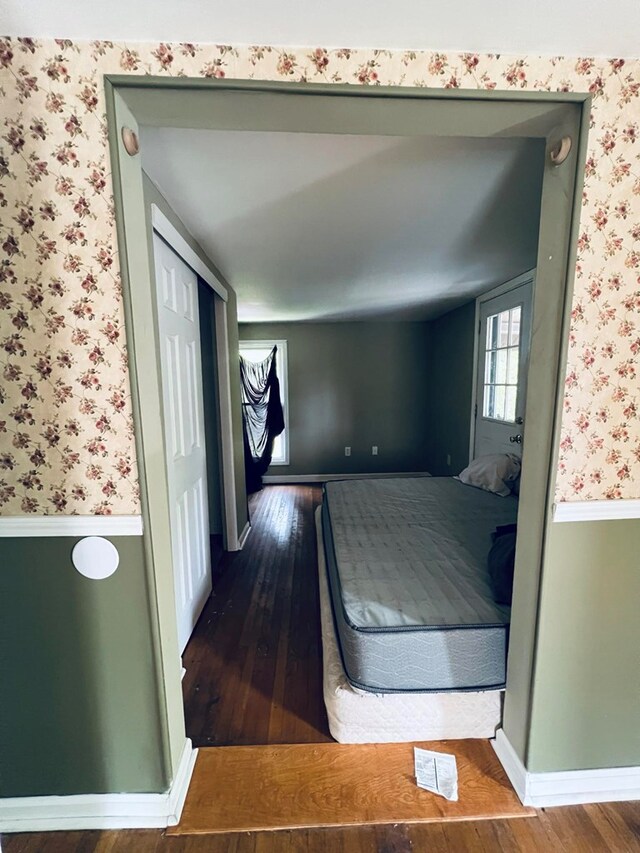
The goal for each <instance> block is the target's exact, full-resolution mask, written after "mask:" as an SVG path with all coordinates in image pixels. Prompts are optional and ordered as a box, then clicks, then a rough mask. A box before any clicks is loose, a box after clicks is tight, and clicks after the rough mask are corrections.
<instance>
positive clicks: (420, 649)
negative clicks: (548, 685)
mask: <svg viewBox="0 0 640 853" xmlns="http://www.w3.org/2000/svg"><path fill="white" fill-rule="evenodd" d="M517 508H518V502H517V498H515V497H507V498H503V497H499V496H497V495H494V494H491V493H489V492H484V491H482V490H480V489H476V488H473V487H472V486H467V485H465V484H463V483H460V482H459V481H458V480H455V479H453V478H450V477H419V478H398V479H379V480H375V479H372V480H348V481H337V482H331V483H327V484H326V486H325V489H324V501H323V507H322V531H323V540H324V549H325V558H326V563H327V574H328V580H329V589H330V593H331V602H332V608H333V614H334V620H335V625H336V635H337V638H338V643H339V646H340V653H341V656H342V661H343V665H344V669H345V673H346V675H347V678H348V679H349V681H350V682H351V683H352V684H353V685H354V686H356V687H359V688H360V689H363V690H370V691H373V692H376V693H384V692H404V691H407V692H421V691H423V692H432V691H438V692H440V691H447V690H451V691H458V692H459V691H465V690H473V691H477V690H496V689H500V688H502V687H504V684H505V680H506V651H507V632H508V625H509V608H506V607H502V606H500V605H498V604H496V603H495V602H494V600H493V597H492V593H491V588H490V585H489V577H488V572H487V554H488V552H489V549H490V547H491V532H492V531H493V530H494V529H495V528H496V526H498V525H501V524H509V523H512V522H515V520H516V516H517Z"/></svg>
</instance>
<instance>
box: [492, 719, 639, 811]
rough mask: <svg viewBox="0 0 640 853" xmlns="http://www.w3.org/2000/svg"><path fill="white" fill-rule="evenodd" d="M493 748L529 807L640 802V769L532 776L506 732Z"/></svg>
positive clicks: (498, 732) (610, 769) (500, 732)
mask: <svg viewBox="0 0 640 853" xmlns="http://www.w3.org/2000/svg"><path fill="white" fill-rule="evenodd" d="M491 744H492V746H493V748H494V750H495V753H496V755H497V756H498V758H499V759H500V763H501V764H502V766H503V767H504V769H505V771H506V774H507V776H508V777H509V779H510V781H511V784H512V785H513V787H514V788H515V791H516V793H517V795H518V796H519V797H520V800H521V801H522V804H523V805H525V806H533V807H534V808H538V809H541V808H549V807H551V806H573V805H580V804H582V803H615V802H623V801H627V800H640V767H603V768H600V769H597V770H560V771H554V772H550V773H530V772H529V771H528V770H527V769H526V767H525V766H524V764H523V763H522V761H520V758H519V757H518V755H517V754H516V751H515V750H514V748H513V746H512V745H511V743H510V741H509V739H508V738H507V736H506V735H505V733H504V731H503V730H502V729H498V731H497V733H496V738H495V740H493V741H491Z"/></svg>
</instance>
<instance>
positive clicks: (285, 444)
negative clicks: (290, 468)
mask: <svg viewBox="0 0 640 853" xmlns="http://www.w3.org/2000/svg"><path fill="white" fill-rule="evenodd" d="M274 347H278V349H277V352H276V373H277V374H278V379H279V381H280V397H281V399H282V410H283V412H284V431H283V432H281V433H280V435H279V436H277V437H276V439H275V441H274V442H273V456H272V458H271V464H272V465H288V464H289V431H288V427H289V395H288V383H287V342H286V341H240V355H241V356H242V357H243V358H246V359H247V361H253V362H257V361H264V359H265V358H266V357H267V356H268V355H269V353H270V352H271V350H272V349H273V348H274Z"/></svg>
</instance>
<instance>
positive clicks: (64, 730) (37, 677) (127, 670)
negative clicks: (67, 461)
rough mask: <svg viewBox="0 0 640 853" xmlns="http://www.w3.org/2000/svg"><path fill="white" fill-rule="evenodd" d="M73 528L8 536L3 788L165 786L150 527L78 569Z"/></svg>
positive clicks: (2, 599) (1, 692)
mask: <svg viewBox="0 0 640 853" xmlns="http://www.w3.org/2000/svg"><path fill="white" fill-rule="evenodd" d="M77 541H78V540H77V538H63V537H60V538H32V539H27V538H7V539H1V540H0V548H1V552H2V571H1V572H0V674H1V675H0V796H2V797H20V796H32V795H46V794H79V793H105V792H119V791H130V792H143V791H147V792H157V791H163V790H166V788H167V785H168V774H167V770H166V768H165V766H164V764H163V760H162V733H161V722H160V719H159V708H158V704H159V703H158V695H159V694H158V690H157V685H156V683H155V677H154V672H155V669H154V661H153V654H154V653H153V648H152V629H151V619H150V612H149V607H150V605H149V591H148V589H147V585H146V577H145V570H144V555H143V550H142V537H114V538H113V539H111V541H112V542H113V544H114V545H115V546H116V548H117V549H118V551H119V553H120V566H119V568H118V569H117V571H116V572H115V574H113V575H112V576H111V577H110V578H106V579H105V580H101V581H95V580H88V579H87V578H85V577H82V575H80V574H79V573H78V572H77V571H76V570H75V569H74V567H73V565H72V564H71V559H70V555H71V550H72V548H73V546H74V545H75V543H76V542H77Z"/></svg>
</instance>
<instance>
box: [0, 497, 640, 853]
mask: <svg viewBox="0 0 640 853" xmlns="http://www.w3.org/2000/svg"><path fill="white" fill-rule="evenodd" d="M320 496H321V492H320V488H319V487H307V486H271V487H268V488H265V489H264V490H263V491H262V492H260V493H259V494H257V495H255V496H254V497H253V498H252V501H251V513H252V521H253V530H252V533H251V535H250V536H249V539H248V540H247V543H246V545H245V548H244V550H243V551H241V552H240V553H238V554H236V555H229V554H227V555H225V556H224V557H223V559H222V562H221V564H220V565H219V573H218V575H217V576H216V578H215V586H214V594H213V596H212V598H211V600H210V601H209V602H208V604H207V606H206V608H205V610H204V612H203V615H202V618H201V619H200V621H199V623H198V625H197V627H196V630H195V633H194V636H193V638H192V640H191V641H190V643H189V645H188V646H187V649H186V652H185V656H184V662H185V666H186V668H187V674H186V676H185V679H184V693H185V708H186V717H187V732H188V734H189V735H190V737H192V738H193V740H194V742H195V744H197V745H202V746H212V745H219V744H260V743H303V742H311V743H318V742H322V741H328V740H330V739H331V738H330V736H329V732H328V729H327V723H326V716H325V712H324V705H323V702H322V659H321V646H320V630H319V613H318V586H317V582H316V571H317V563H316V545H315V530H314V524H313V511H314V509H315V507H316V506H317V505H318V503H319V501H320ZM247 784H248V785H250V784H251V781H250V780H248V782H247ZM2 851H3V853H410V851H411V853H467V851H468V853H476V851H477V853H499V851H507V853H609V851H611V853H640V803H614V804H603V805H588V806H573V807H567V808H558V809H548V810H540V811H539V812H538V813H537V816H536V817H533V818H519V819H517V820H500V821H498V820H484V821H476V822H464V823H433V824H414V825H403V824H398V825H393V826H364V827H345V828H341V829H301V830H291V831H284V832H254V833H235V834H229V835H208V836H207V835H205V836H190V837H181V838H180V837H167V836H166V835H165V834H164V833H163V832H162V831H160V830H122V831H118V832H116V831H114V832H99V831H84V832H51V833H25V834H20V835H10V836H9V835H7V836H3V837H2Z"/></svg>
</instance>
